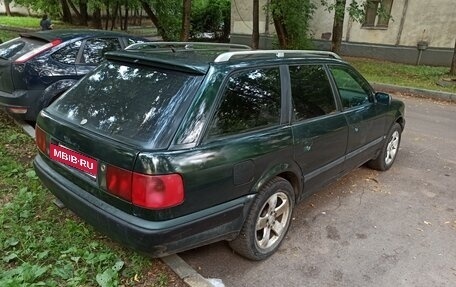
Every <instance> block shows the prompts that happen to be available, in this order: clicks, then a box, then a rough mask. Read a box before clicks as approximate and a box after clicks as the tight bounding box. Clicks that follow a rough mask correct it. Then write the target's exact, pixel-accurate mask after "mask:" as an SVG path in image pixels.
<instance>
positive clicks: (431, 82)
mask: <svg viewBox="0 0 456 287" xmlns="http://www.w3.org/2000/svg"><path fill="white" fill-rule="evenodd" d="M345 60H347V61H348V62H350V63H351V64H352V65H353V66H354V67H355V68H356V69H358V71H360V72H361V74H363V75H364V76H365V77H366V79H367V80H369V81H371V82H376V83H383V84H393V85H399V86H408V87H415V88H423V89H428V90H438V91H445V92H451V93H456V86H453V87H442V86H439V85H437V84H436V82H437V81H439V80H440V79H441V78H444V77H448V75H447V74H448V72H449V71H450V68H449V67H430V66H414V65H406V64H398V63H392V62H386V61H380V60H373V59H363V58H352V57H346V58H345Z"/></svg>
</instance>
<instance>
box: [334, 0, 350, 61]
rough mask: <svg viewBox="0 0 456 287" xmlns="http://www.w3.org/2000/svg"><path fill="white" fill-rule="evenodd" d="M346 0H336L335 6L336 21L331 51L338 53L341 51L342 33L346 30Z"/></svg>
mask: <svg viewBox="0 0 456 287" xmlns="http://www.w3.org/2000/svg"><path fill="white" fill-rule="evenodd" d="M346 2H347V1H346V0H336V7H335V8H334V23H333V31H332V41H331V51H333V52H334V53H336V54H339V53H340V47H341V45H342V33H343V30H344V17H345V3H346Z"/></svg>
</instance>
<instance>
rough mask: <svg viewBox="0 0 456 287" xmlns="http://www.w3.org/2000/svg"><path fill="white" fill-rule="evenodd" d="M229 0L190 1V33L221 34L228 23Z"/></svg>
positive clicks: (229, 14)
mask: <svg viewBox="0 0 456 287" xmlns="http://www.w3.org/2000/svg"><path fill="white" fill-rule="evenodd" d="M230 18H231V2H230V0H212V1H209V0H197V1H192V15H191V25H192V29H191V34H192V35H197V34H198V33H204V32H209V33H215V34H222V31H224V30H225V29H226V27H225V25H230Z"/></svg>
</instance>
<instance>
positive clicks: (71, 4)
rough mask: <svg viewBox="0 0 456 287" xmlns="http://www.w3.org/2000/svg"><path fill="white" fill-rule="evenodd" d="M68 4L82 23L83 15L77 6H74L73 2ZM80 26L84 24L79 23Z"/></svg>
mask: <svg viewBox="0 0 456 287" xmlns="http://www.w3.org/2000/svg"><path fill="white" fill-rule="evenodd" d="M67 3H68V4H69V5H70V7H71V9H72V10H73V11H74V13H75V14H76V18H77V19H78V20H79V21H81V19H82V17H81V13H79V10H78V8H76V5H74V3H73V1H68V2H67ZM70 13H71V12H70ZM79 24H82V23H81V22H79Z"/></svg>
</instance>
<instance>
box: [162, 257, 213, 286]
mask: <svg viewBox="0 0 456 287" xmlns="http://www.w3.org/2000/svg"><path fill="white" fill-rule="evenodd" d="M161 260H163V262H165V264H166V265H168V266H169V267H170V268H171V269H172V270H173V271H174V272H175V273H176V274H177V276H179V278H181V279H182V280H184V282H185V283H187V284H188V285H189V286H190V287H213V285H212V284H211V283H209V281H207V280H206V279H205V278H204V277H203V276H201V275H200V274H199V273H198V272H196V270H195V269H193V268H192V267H191V266H190V265H188V264H187V263H186V262H185V261H184V260H183V259H182V258H180V257H179V256H178V255H176V254H173V255H169V256H166V257H162V258H161Z"/></svg>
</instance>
